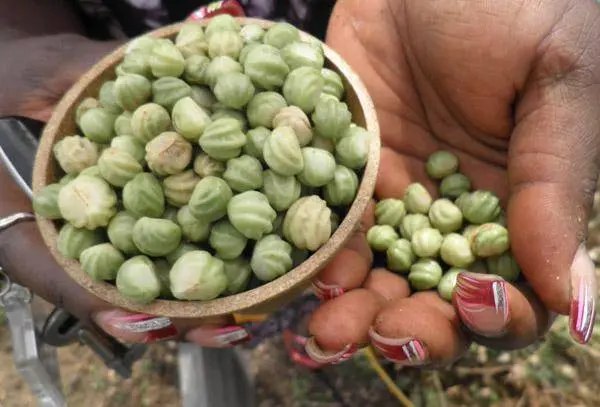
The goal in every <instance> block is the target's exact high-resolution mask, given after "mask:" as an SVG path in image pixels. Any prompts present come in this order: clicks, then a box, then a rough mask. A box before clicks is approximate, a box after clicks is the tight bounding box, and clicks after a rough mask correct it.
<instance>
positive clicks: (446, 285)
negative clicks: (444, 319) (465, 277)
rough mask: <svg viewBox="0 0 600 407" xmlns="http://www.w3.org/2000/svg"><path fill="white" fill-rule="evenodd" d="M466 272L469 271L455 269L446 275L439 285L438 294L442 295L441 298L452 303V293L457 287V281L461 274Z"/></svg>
mask: <svg viewBox="0 0 600 407" xmlns="http://www.w3.org/2000/svg"><path fill="white" fill-rule="evenodd" d="M465 271H467V270H463V269H459V268H454V267H453V268H451V269H449V270H448V271H446V272H445V273H444V275H443V276H442V278H441V279H440V282H439V283H438V293H439V294H440V297H442V298H443V299H445V300H446V301H452V293H453V292H454V288H455V287H456V279H457V278H458V275H459V274H460V273H462V272H465Z"/></svg>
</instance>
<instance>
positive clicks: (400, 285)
mask: <svg viewBox="0 0 600 407" xmlns="http://www.w3.org/2000/svg"><path fill="white" fill-rule="evenodd" d="M363 288H366V289H367V290H369V291H372V292H374V293H377V294H379V295H380V296H381V298H382V299H383V300H384V301H392V300H395V299H397V298H406V297H408V296H409V295H410V285H409V284H408V281H407V280H406V279H405V278H403V277H401V276H399V275H398V274H395V273H392V272H391V271H388V270H386V269H384V268H377V269H374V270H372V271H371V272H370V273H369V277H368V278H367V279H366V280H365V283H364V284H363Z"/></svg>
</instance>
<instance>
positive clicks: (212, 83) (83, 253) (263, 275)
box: [34, 15, 371, 303]
mask: <svg viewBox="0 0 600 407" xmlns="http://www.w3.org/2000/svg"><path fill="white" fill-rule="evenodd" d="M324 61H325V58H324V53H323V48H322V43H321V42H319V41H318V40H316V39H311V40H310V41H303V40H302V39H301V36H300V32H299V31H298V30H297V29H296V28H295V27H293V26H291V25H289V24H286V23H278V24H274V25H273V26H272V27H271V28H269V29H268V30H264V29H263V28H261V27H260V26H258V25H254V24H249V25H244V26H241V25H239V24H238V22H237V21H236V20H235V19H233V18H231V17H230V16H227V15H222V16H217V17H214V18H213V19H212V20H211V21H210V23H209V24H208V25H207V27H206V29H203V28H202V27H201V26H200V25H198V24H197V23H188V24H185V25H184V26H183V27H182V28H181V30H180V32H179V33H178V35H177V36H176V38H175V39H174V40H171V39H156V38H152V37H150V36H144V37H140V38H137V39H135V40H133V41H132V42H131V43H130V44H129V45H128V47H127V51H126V55H125V57H124V58H123V60H122V62H121V63H120V64H119V65H118V66H117V67H116V69H115V78H114V79H112V80H108V81H106V82H105V83H103V85H102V86H101V88H100V90H99V93H98V94H97V97H89V98H86V99H84V100H83V101H82V102H81V103H80V105H79V106H78V108H77V110H76V114H75V117H74V120H75V122H76V124H77V129H78V132H79V134H74V135H73V134H69V135H65V136H64V137H63V138H62V139H61V140H60V141H59V142H58V143H56V144H55V146H54V148H53V152H54V157H55V159H56V162H57V164H58V166H59V167H60V168H61V169H62V170H63V171H64V176H63V178H62V179H61V180H60V182H57V183H55V184H52V185H48V186H47V187H46V188H44V189H43V190H42V191H40V192H39V193H38V194H37V195H36V196H35V198H34V209H35V211H36V213H37V214H39V215H40V216H44V217H47V218H49V219H53V220H55V221H56V222H57V225H59V227H60V233H59V238H58V250H59V252H60V253H61V254H62V255H63V256H65V257H67V258H70V259H75V260H78V261H79V262H80V263H81V267H82V269H83V271H85V272H86V273H87V274H89V275H90V276H91V277H92V278H93V279H95V280H101V281H107V282H110V283H113V284H115V285H116V287H117V289H118V290H119V292H120V293H121V294H123V295H125V296H127V297H129V298H131V299H133V300H135V301H138V302H140V303H148V302H151V301H153V300H154V299H156V298H159V297H160V298H167V299H178V300H210V299H214V298H216V297H219V296H223V295H231V294H235V293H239V292H242V291H244V290H247V289H249V288H252V287H254V286H257V285H260V284H262V283H264V282H268V281H272V280H274V279H276V278H278V277H280V276H282V275H283V274H285V273H287V272H288V271H290V270H291V269H292V268H293V267H294V266H296V265H298V264H299V263H301V262H302V261H304V260H305V259H306V258H308V257H309V256H310V254H311V253H313V252H314V251H316V250H318V249H319V248H320V247H321V246H322V245H323V244H324V243H325V242H327V240H328V239H329V238H330V236H331V234H332V233H333V232H334V231H335V229H336V228H337V226H338V224H339V222H340V219H341V218H343V216H344V215H345V213H347V210H348V208H349V207H350V206H351V205H352V202H353V201H354V199H355V196H356V193H357V190H358V187H359V182H360V179H361V177H362V171H363V168H364V166H365V165H366V163H367V159H368V152H369V146H370V143H371V140H370V137H371V136H370V135H369V133H368V132H367V131H366V130H365V129H364V128H362V127H360V126H357V125H356V124H354V123H353V121H352V114H351V112H350V109H349V107H348V105H347V104H346V103H345V102H344V100H345V99H344V98H345V95H346V93H347V92H346V91H347V90H346V89H345V85H344V83H343V81H342V78H341V77H340V76H339V75H338V73H336V72H335V71H333V70H331V69H328V68H325V66H324Z"/></svg>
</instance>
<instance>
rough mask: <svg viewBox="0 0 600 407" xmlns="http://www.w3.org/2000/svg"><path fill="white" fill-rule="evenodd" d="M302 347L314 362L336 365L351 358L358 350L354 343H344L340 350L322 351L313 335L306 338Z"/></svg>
mask: <svg viewBox="0 0 600 407" xmlns="http://www.w3.org/2000/svg"><path fill="white" fill-rule="evenodd" d="M304 349H305V350H306V354H307V355H308V357H309V358H311V359H312V360H314V361H315V362H316V363H318V364H320V365H322V366H323V365H337V364H340V363H343V362H345V361H347V360H349V359H352V357H353V356H354V355H355V354H356V352H358V346H356V345H354V344H350V345H346V346H345V347H344V348H343V349H342V350H340V351H338V352H327V351H324V350H323V349H321V347H320V346H319V345H318V344H317V341H316V339H315V338H314V337H310V338H308V341H306V345H305V346H304Z"/></svg>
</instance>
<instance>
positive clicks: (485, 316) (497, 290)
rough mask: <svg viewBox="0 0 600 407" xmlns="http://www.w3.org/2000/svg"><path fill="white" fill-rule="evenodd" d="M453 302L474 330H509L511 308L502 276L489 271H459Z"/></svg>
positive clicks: (497, 332)
mask: <svg viewBox="0 0 600 407" xmlns="http://www.w3.org/2000/svg"><path fill="white" fill-rule="evenodd" d="M454 302H455V305H456V307H457V308H458V313H459V315H460V318H461V320H462V322H463V323H464V324H465V325H466V326H467V327H468V328H469V329H471V330H472V331H473V332H475V333H478V334H480V335H483V336H486V337H497V336H500V335H502V334H503V333H504V332H505V331H506V326H507V324H508V321H510V310H509V303H508V294H507V291H506V281H504V280H503V279H501V278H499V277H497V276H494V275H488V274H476V273H469V272H463V273H460V274H459V275H458V278H457V279H456V289H455V291H454Z"/></svg>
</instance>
